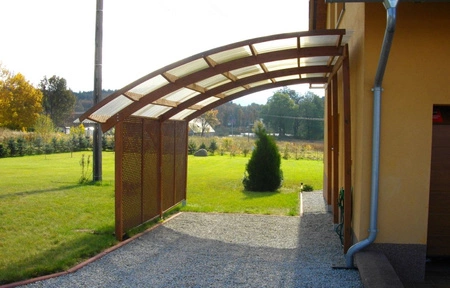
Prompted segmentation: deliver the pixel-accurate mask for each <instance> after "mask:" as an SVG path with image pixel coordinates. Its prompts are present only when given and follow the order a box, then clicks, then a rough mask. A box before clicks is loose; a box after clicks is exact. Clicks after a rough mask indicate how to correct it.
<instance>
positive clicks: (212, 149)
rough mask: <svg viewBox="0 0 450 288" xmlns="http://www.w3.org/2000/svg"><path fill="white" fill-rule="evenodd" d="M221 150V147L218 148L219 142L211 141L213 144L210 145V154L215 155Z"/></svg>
mask: <svg viewBox="0 0 450 288" xmlns="http://www.w3.org/2000/svg"><path fill="white" fill-rule="evenodd" d="M217 149H219V147H218V146H217V142H216V140H215V139H213V140H212V141H211V143H210V144H209V148H208V150H209V152H211V154H212V155H214V153H215V152H216V150H217Z"/></svg>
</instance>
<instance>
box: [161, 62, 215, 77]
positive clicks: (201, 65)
mask: <svg viewBox="0 0 450 288" xmlns="http://www.w3.org/2000/svg"><path fill="white" fill-rule="evenodd" d="M208 67H209V65H208V63H207V62H206V61H205V60H204V59H203V58H199V59H197V60H194V61H191V62H189V63H186V64H183V65H180V66H178V67H175V68H173V69H171V70H169V71H167V73H169V74H170V75H173V76H175V77H177V78H182V77H185V76H187V75H189V74H192V73H195V72H197V71H200V70H203V69H206V68H208Z"/></svg>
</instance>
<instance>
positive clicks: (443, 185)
mask: <svg viewBox="0 0 450 288" xmlns="http://www.w3.org/2000/svg"><path fill="white" fill-rule="evenodd" d="M428 209H429V210H428V213H429V215H428V239H427V256H429V257H433V256H450V125H445V124H434V125H433V143H432V153H431V177H430V204H429V208H428Z"/></svg>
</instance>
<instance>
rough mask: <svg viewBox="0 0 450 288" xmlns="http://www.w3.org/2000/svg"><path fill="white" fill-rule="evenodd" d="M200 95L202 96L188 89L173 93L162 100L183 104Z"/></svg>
mask: <svg viewBox="0 0 450 288" xmlns="http://www.w3.org/2000/svg"><path fill="white" fill-rule="evenodd" d="M198 94H200V92H197V91H194V90H191V89H188V88H181V89H178V90H177V91H175V92H172V93H170V94H168V95H166V96H164V97H162V99H165V100H169V101H174V102H183V101H186V100H188V99H191V98H192V97H195V96H197V95H198Z"/></svg>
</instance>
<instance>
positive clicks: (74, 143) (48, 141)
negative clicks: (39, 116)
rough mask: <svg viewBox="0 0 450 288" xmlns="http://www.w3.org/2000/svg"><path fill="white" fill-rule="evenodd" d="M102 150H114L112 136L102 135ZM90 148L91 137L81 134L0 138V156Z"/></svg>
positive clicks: (23, 134) (25, 134)
mask: <svg viewBox="0 0 450 288" xmlns="http://www.w3.org/2000/svg"><path fill="white" fill-rule="evenodd" d="M102 147H103V150H114V137H113V136H109V135H108V136H107V135H104V136H103V141H102ZM90 149H92V138H91V137H87V136H85V135H83V134H69V135H66V134H61V133H52V135H39V134H34V133H20V134H19V135H11V136H9V137H3V139H0V158H5V157H17V156H25V155H40V154H52V153H63V152H75V151H84V150H90Z"/></svg>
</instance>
